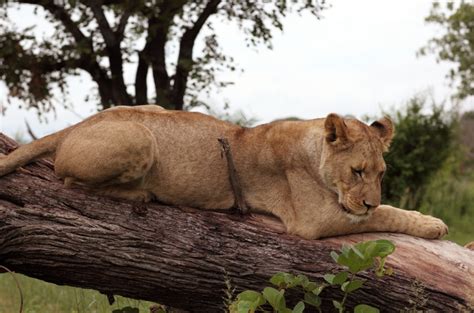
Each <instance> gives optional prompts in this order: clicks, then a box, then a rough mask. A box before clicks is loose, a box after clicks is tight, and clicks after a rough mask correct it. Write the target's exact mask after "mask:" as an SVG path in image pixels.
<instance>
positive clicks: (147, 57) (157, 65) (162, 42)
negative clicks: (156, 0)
mask: <svg viewBox="0 0 474 313" xmlns="http://www.w3.org/2000/svg"><path fill="white" fill-rule="evenodd" d="M186 2H187V0H175V1H163V2H161V4H160V7H159V9H160V10H159V11H160V15H159V16H158V17H156V16H152V17H150V18H149V19H148V29H147V39H146V42H147V43H146V45H145V47H144V49H143V50H142V51H141V52H140V53H139V58H141V59H142V64H141V69H140V71H138V69H137V75H138V74H140V75H139V76H137V77H136V80H135V87H136V86H137V79H141V81H143V77H144V73H145V72H146V71H148V68H147V69H146V70H145V62H146V63H148V64H150V65H151V68H152V72H153V80H154V82H155V91H156V103H157V104H159V105H161V106H163V107H165V108H174V106H173V104H172V102H171V97H170V95H171V89H170V77H169V75H168V71H167V70H166V51H165V46H166V42H167V39H168V32H169V29H170V27H171V25H172V22H173V19H174V17H175V16H176V14H178V13H179V12H180V11H181V10H182V9H183V6H184V5H185V4H186ZM139 65H140V64H139ZM145 79H146V78H145ZM138 85H139V86H141V84H140V83H138ZM142 90H143V89H142Z"/></svg>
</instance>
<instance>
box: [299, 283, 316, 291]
mask: <svg viewBox="0 0 474 313" xmlns="http://www.w3.org/2000/svg"><path fill="white" fill-rule="evenodd" d="M316 288H318V284H316V283H315V282H312V281H310V282H308V283H307V284H306V286H303V289H304V290H305V291H313V290H315V289H316Z"/></svg>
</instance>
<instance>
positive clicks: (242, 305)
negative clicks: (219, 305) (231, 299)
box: [237, 300, 252, 313]
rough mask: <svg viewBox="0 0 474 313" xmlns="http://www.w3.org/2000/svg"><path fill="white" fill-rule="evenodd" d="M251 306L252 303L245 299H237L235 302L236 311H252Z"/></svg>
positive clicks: (245, 312) (244, 312)
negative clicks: (236, 302)
mask: <svg viewBox="0 0 474 313" xmlns="http://www.w3.org/2000/svg"><path fill="white" fill-rule="evenodd" d="M251 307H252V304H251V303H250V301H245V300H242V301H238V304H237V312H238V313H249V312H252V311H251Z"/></svg>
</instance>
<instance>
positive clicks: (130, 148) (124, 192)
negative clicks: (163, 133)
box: [55, 121, 156, 202]
mask: <svg viewBox="0 0 474 313" xmlns="http://www.w3.org/2000/svg"><path fill="white" fill-rule="evenodd" d="M155 154H156V143H155V139H154V137H153V135H152V134H151V132H150V131H149V130H148V129H147V128H146V127H145V126H143V125H141V124H139V123H135V122H123V121H120V122H115V121H110V122H109V121H101V122H99V123H96V124H93V125H84V127H81V128H77V129H75V130H74V131H72V132H71V133H70V134H69V135H68V136H67V137H66V138H65V139H64V141H63V142H62V144H61V145H60V147H58V150H57V153H56V160H55V171H56V174H57V175H58V176H59V177H61V178H64V180H65V185H66V186H70V185H72V184H77V185H84V186H87V188H88V189H90V190H92V191H93V192H95V193H98V194H102V195H108V196H112V197H116V198H123V199H127V200H138V201H144V202H147V201H150V200H151V198H152V194H151V193H150V192H149V191H147V190H145V189H144V186H143V185H144V184H143V183H144V180H145V178H146V176H147V174H148V172H149V171H150V169H151V167H152V166H153V164H154V162H155Z"/></svg>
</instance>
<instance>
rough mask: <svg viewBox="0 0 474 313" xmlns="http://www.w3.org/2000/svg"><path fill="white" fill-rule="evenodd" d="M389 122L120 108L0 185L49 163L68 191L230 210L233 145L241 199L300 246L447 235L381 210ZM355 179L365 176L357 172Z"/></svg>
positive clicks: (10, 167)
mask: <svg viewBox="0 0 474 313" xmlns="http://www.w3.org/2000/svg"><path fill="white" fill-rule="evenodd" d="M392 136H393V125H392V123H391V122H390V120H388V119H386V118H385V119H382V120H380V121H377V122H375V123H374V124H372V126H367V125H365V124H363V123H361V122H359V121H357V120H353V119H342V118H340V117H339V116H337V115H335V114H330V115H329V116H328V117H327V118H325V119H315V120H309V121H279V122H274V123H270V124H266V125H261V126H257V127H254V128H241V127H239V126H236V125H233V124H230V123H227V122H223V121H220V120H217V119H215V118H213V117H210V116H207V115H204V114H200V113H190V112H181V111H168V110H164V109H162V108H161V107H158V106H137V107H116V108H113V109H109V110H105V111H103V112H101V113H98V114H96V115H94V116H92V117H90V118H88V119H86V120H84V121H83V122H81V123H79V124H77V125H74V126H72V127H69V128H66V129H65V130H63V131H60V132H58V133H55V134H53V135H50V136H47V137H44V138H42V139H40V140H37V141H35V142H33V143H31V144H28V145H25V146H22V147H20V148H19V149H17V150H16V151H14V152H12V153H11V154H10V155H8V156H6V157H5V156H3V157H1V158H0V176H1V175H5V174H7V173H9V172H12V171H14V170H15V169H16V168H18V167H20V166H23V165H25V164H27V163H28V162H31V161H32V160H34V159H35V158H38V157H42V156H45V155H48V154H52V155H55V171H56V174H57V175H58V176H59V177H61V178H63V179H64V181H65V184H66V185H68V186H69V185H72V184H77V185H83V186H86V187H87V188H89V189H91V190H93V191H95V192H97V193H100V194H104V195H109V196H113V197H119V198H124V199H129V200H136V201H145V202H146V201H150V200H151V199H153V198H156V199H157V200H159V201H161V202H164V203H168V204H173V205H185V206H193V207H198V208H201V209H210V210H212V209H223V208H229V207H232V206H233V205H234V196H233V192H232V189H231V186H230V183H229V174H228V172H227V165H226V160H225V158H222V156H221V152H220V146H219V143H218V141H217V138H219V137H225V138H227V139H228V140H229V142H230V145H231V149H232V153H233V156H234V162H235V166H236V169H237V171H238V173H239V178H240V180H241V184H242V189H243V193H244V196H245V200H246V201H247V203H248V205H249V207H250V208H251V209H252V210H254V211H259V212H266V213H271V214H274V215H276V216H278V217H279V218H280V219H281V220H282V221H283V223H284V224H285V226H286V228H287V230H288V232H289V233H292V234H297V235H299V236H302V237H304V238H321V237H327V236H334V235H341V234H349V233H359V232H369V231H389V232H401V233H406V234H410V235H414V236H419V237H424V238H440V237H442V236H443V235H445V234H446V233H447V227H446V225H445V224H444V223H443V222H442V221H441V220H439V219H437V218H434V217H431V216H427V215H422V214H420V213H418V212H414V211H405V210H400V209H397V208H393V207H391V206H386V205H380V182H381V178H382V175H383V171H384V170H385V162H384V160H383V157H382V154H383V152H384V151H385V150H386V149H387V148H388V145H389V144H390V140H391V138H392ZM358 170H361V171H362V172H359V173H358V172H357V171H358Z"/></svg>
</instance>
